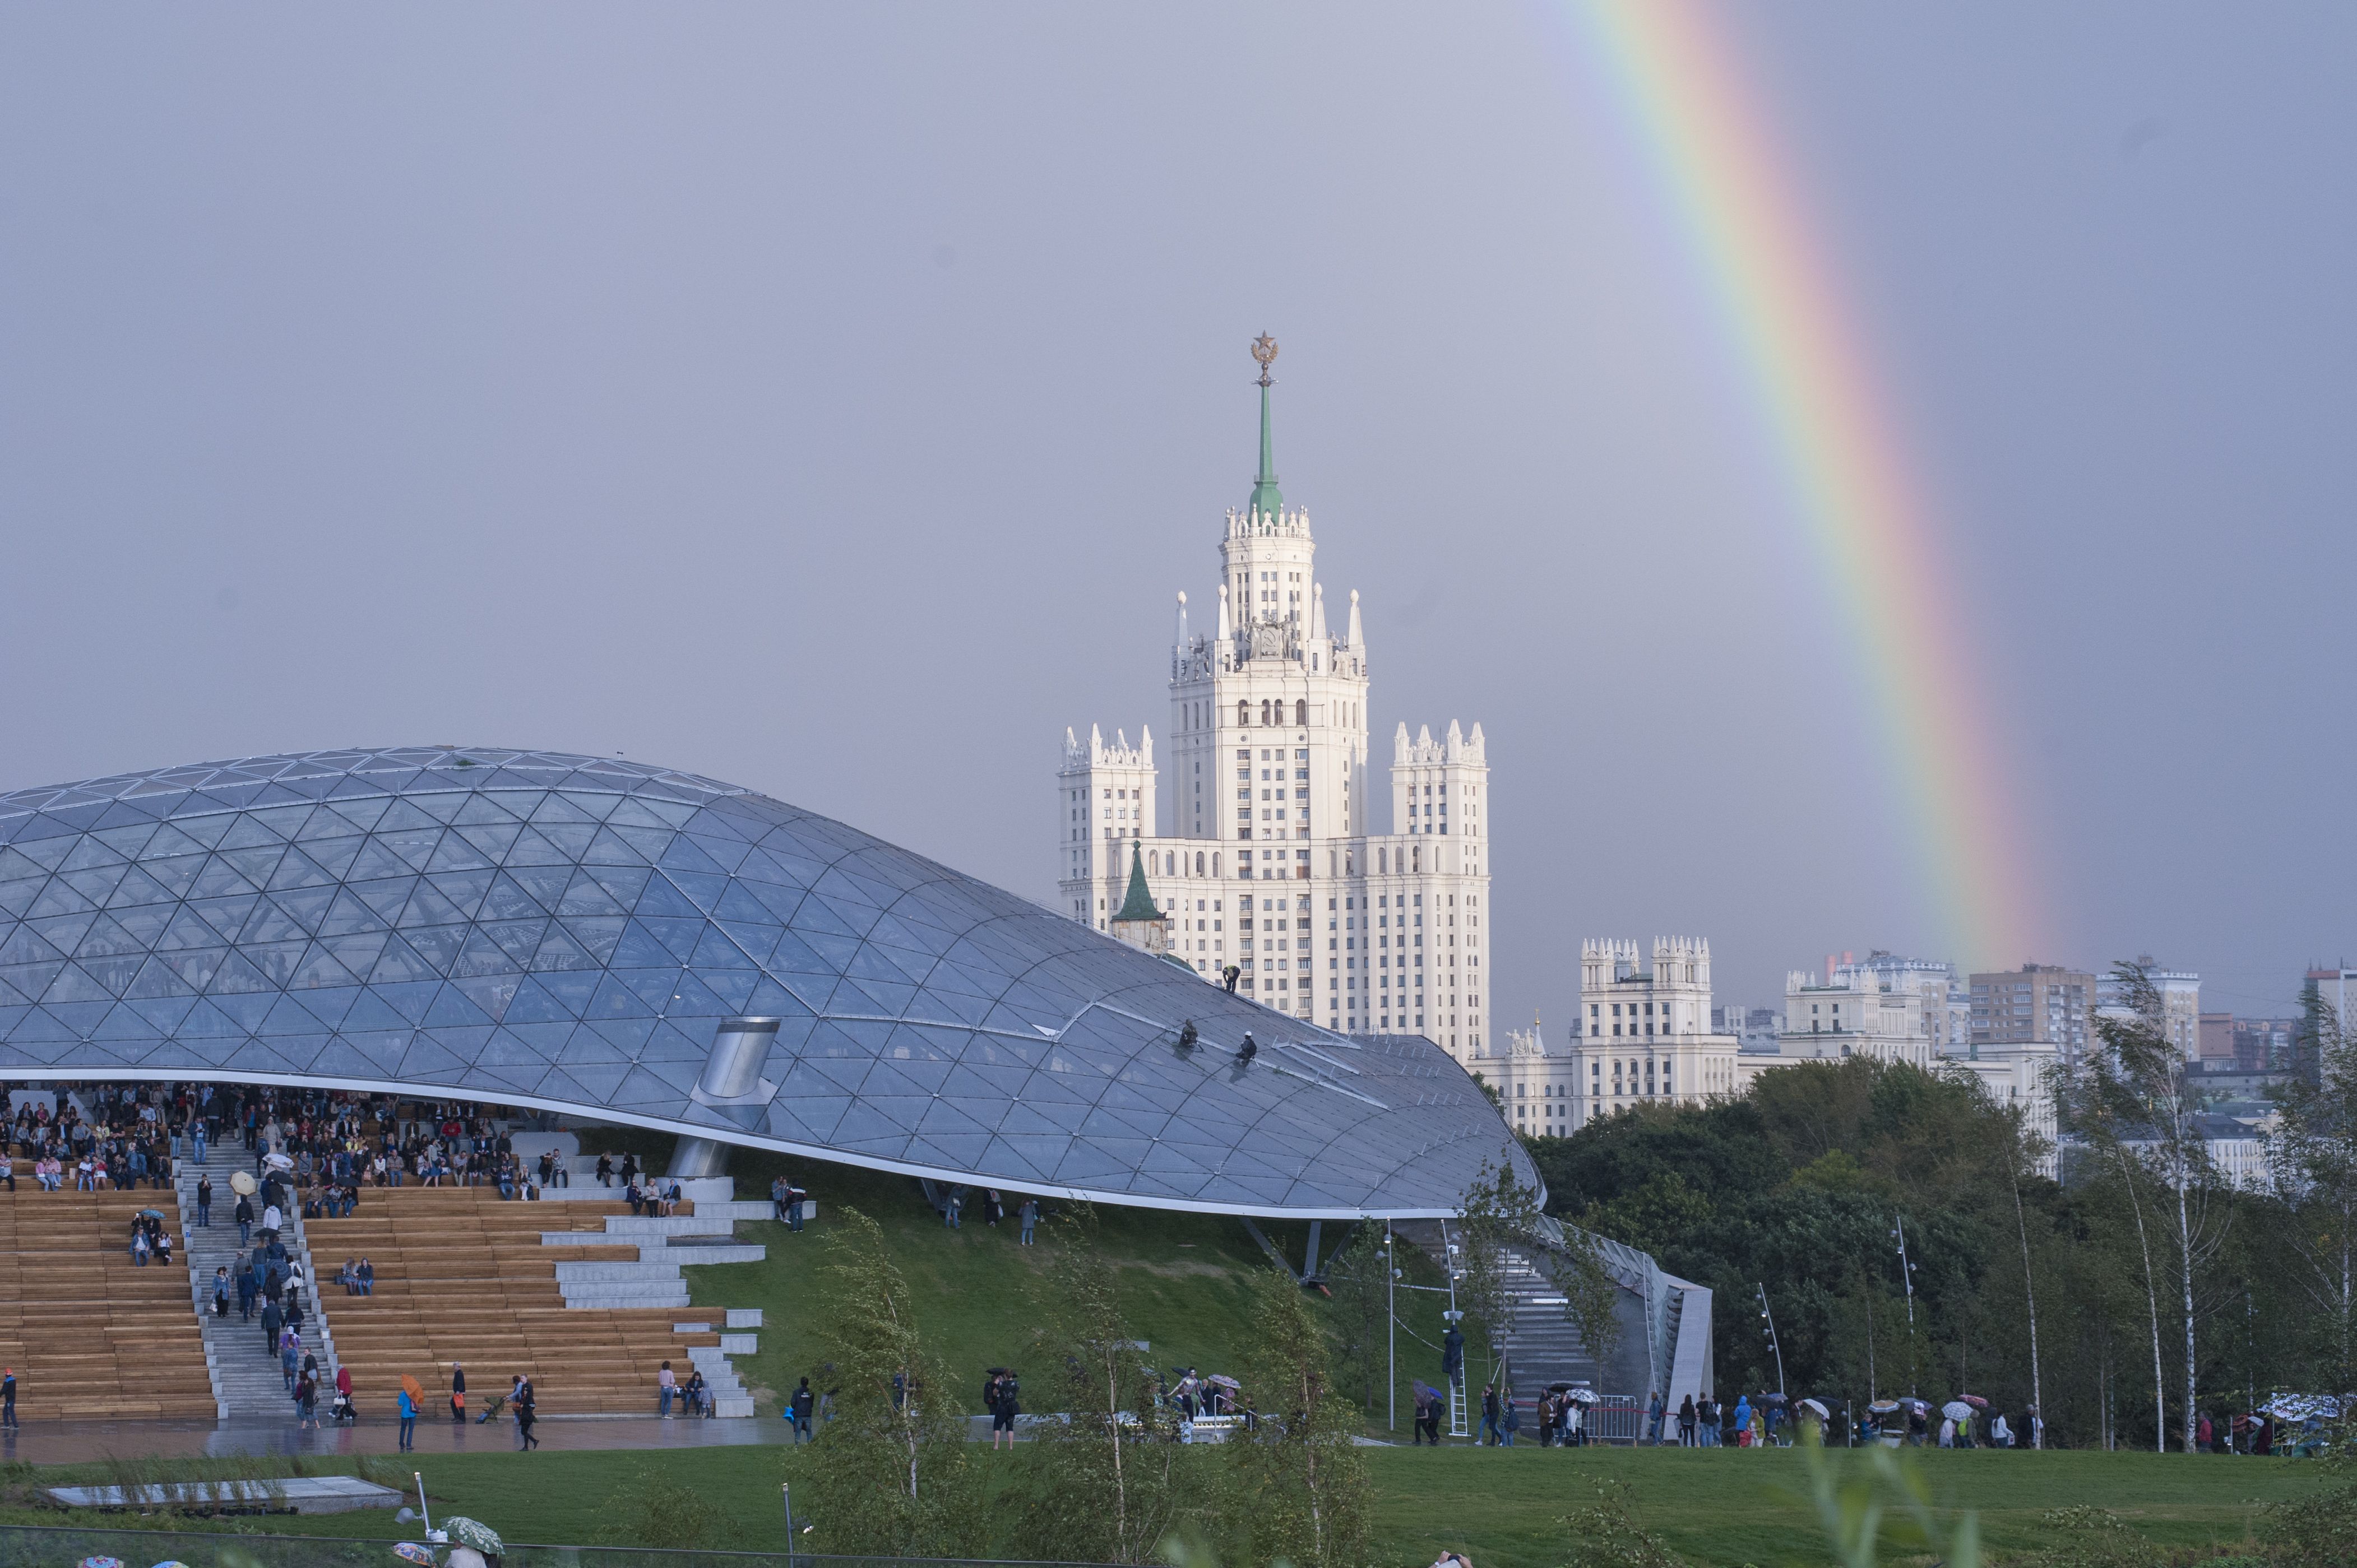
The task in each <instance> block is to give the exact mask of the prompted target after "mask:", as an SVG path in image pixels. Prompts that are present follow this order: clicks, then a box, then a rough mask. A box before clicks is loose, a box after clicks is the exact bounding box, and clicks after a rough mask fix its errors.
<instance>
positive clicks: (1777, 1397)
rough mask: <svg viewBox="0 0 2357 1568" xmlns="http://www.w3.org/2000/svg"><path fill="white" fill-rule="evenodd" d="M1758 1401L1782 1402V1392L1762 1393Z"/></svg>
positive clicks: (1765, 1402) (1766, 1402)
mask: <svg viewBox="0 0 2357 1568" xmlns="http://www.w3.org/2000/svg"><path fill="white" fill-rule="evenodd" d="M1783 1402H1784V1396H1783V1395H1782V1394H1763V1395H1761V1396H1760V1403H1761V1404H1782V1403H1783Z"/></svg>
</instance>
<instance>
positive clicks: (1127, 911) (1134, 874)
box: [1114, 843, 1162, 921]
mask: <svg viewBox="0 0 2357 1568" xmlns="http://www.w3.org/2000/svg"><path fill="white" fill-rule="evenodd" d="M1161 918H1162V911H1161V910H1160V909H1159V908H1157V907H1156V906H1155V902H1154V895H1153V893H1152V892H1151V891H1149V890H1148V889H1147V887H1146V862H1145V860H1144V859H1143V858H1142V857H1141V856H1140V855H1139V854H1138V846H1137V845H1136V844H1135V843H1131V845H1130V846H1129V897H1126V898H1124V899H1123V900H1122V901H1121V913H1120V914H1118V915H1115V916H1114V919H1115V920H1155V921H1159V920H1160V919H1161Z"/></svg>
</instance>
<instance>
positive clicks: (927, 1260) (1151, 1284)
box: [687, 1151, 1441, 1425]
mask: <svg viewBox="0 0 2357 1568" xmlns="http://www.w3.org/2000/svg"><path fill="white" fill-rule="evenodd" d="M737 1164H738V1170H737V1190H738V1191H739V1193H741V1194H743V1195H745V1196H747V1197H753V1196H756V1195H759V1196H761V1197H767V1196H768V1188H769V1179H770V1170H771V1169H772V1168H773V1167H770V1166H769V1165H766V1164H765V1163H762V1162H760V1161H759V1156H751V1155H746V1154H745V1153H743V1152H741V1151H740V1152H739V1155H738V1156H737ZM797 1174H798V1175H799V1176H800V1177H801V1179H802V1180H803V1181H804V1182H805V1183H807V1184H808V1186H809V1187H810V1188H811V1189H812V1193H813V1198H814V1199H815V1201H816V1202H817V1203H818V1204H819V1213H820V1219H819V1220H818V1221H817V1222H816V1223H815V1224H813V1226H811V1227H810V1228H808V1229H805V1230H803V1231H802V1234H800V1235H794V1234H792V1233H791V1232H789V1231H787V1230H786V1229H785V1228H784V1227H783V1226H780V1225H778V1224H775V1223H773V1222H770V1221H767V1220H761V1221H748V1222H745V1223H741V1224H739V1225H738V1226H737V1234H738V1236H739V1237H740V1238H742V1239H743V1240H749V1241H759V1242H762V1243H764V1244H765V1245H766V1246H767V1247H768V1248H769V1252H770V1255H769V1256H768V1257H767V1258H766V1259H764V1260H763V1261H762V1262H758V1263H722V1264H711V1265H706V1266H705V1267H702V1268H696V1269H692V1270H690V1271H689V1273H688V1276H687V1277H688V1288H689V1291H690V1294H691V1295H692V1297H693V1299H694V1302H695V1304H696V1305H698V1306H699V1307H710V1308H715V1309H717V1308H719V1307H724V1306H759V1307H761V1308H763V1309H764V1320H763V1321H764V1326H763V1328H762V1330H761V1337H760V1346H761V1348H760V1350H759V1353H758V1354H756V1355H753V1356H749V1357H739V1358H737V1369H738V1372H739V1374H740V1375H741V1376H742V1377H743V1378H744V1379H745V1381H746V1383H747V1384H748V1386H749V1387H752V1388H754V1389H756V1390H757V1391H760V1392H765V1393H766V1394H767V1395H768V1396H769V1397H767V1398H763V1399H762V1403H761V1407H760V1408H761V1409H762V1410H763V1411H764V1412H767V1411H768V1410H770V1409H771V1408H773V1405H772V1401H773V1400H774V1398H775V1396H776V1395H777V1394H780V1393H782V1392H784V1391H788V1390H791V1388H792V1387H793V1386H794V1382H795V1380H796V1379H798V1378H800V1377H802V1376H803V1375H804V1374H808V1373H813V1372H815V1370H816V1366H817V1363H818V1361H819V1359H820V1354H821V1352H820V1348H819V1346H820V1341H821V1338H822V1333H823V1324H822V1323H820V1321H819V1320H818V1317H817V1315H816V1313H815V1311H814V1303H815V1301H816V1299H817V1296H816V1292H817V1289H818V1284H819V1282H818V1280H817V1279H816V1277H815V1272H816V1270H817V1269H818V1267H819V1265H820V1259H821V1257H822V1256H823V1251H822V1242H823V1237H824V1236H825V1234H826V1232H827V1230H829V1229H830V1228H831V1226H832V1225H833V1224H834V1221H835V1218H836V1216H838V1215H839V1214H840V1212H841V1210H842V1209H843V1208H845V1207H849V1208H857V1209H858V1210H860V1211H861V1212H862V1213H864V1214H866V1215H867V1216H869V1217H870V1218H872V1219H875V1220H876V1221H877V1223H878V1224H879V1225H881V1226H882V1227H883V1229H884V1232H885V1235H886V1238H887V1240H888V1241H889V1242H890V1244H891V1246H892V1249H893V1253H894V1257H895V1259H896V1261H897V1262H899V1266H900V1268H901V1270H902V1272H903V1273H905V1274H906V1275H907V1276H908V1278H909V1283H910V1284H911V1286H912V1287H913V1288H914V1289H915V1290H916V1291H917V1292H918V1300H919V1317H918V1322H919V1324H920V1326H921V1327H922V1328H923V1330H924V1332H925V1334H926V1336H927V1337H929V1338H930V1339H931V1340H932V1342H933V1344H934V1346H935V1348H936V1349H938V1351H939V1352H940V1353H941V1355H942V1359H944V1360H946V1361H947V1362H948V1363H949V1365H950V1367H951V1368H952V1369H953V1370H954V1371H956V1372H958V1373H960V1374H962V1375H963V1376H964V1377H965V1378H966V1379H967V1380H968V1381H969V1382H970V1385H971V1386H965V1385H964V1384H962V1385H961V1387H960V1388H959V1390H958V1393H959V1394H960V1396H961V1397H962V1398H963V1399H964V1400H966V1401H967V1402H969V1405H970V1407H972V1408H979V1405H978V1402H979V1400H980V1398H981V1390H982V1381H983V1370H984V1369H985V1368H988V1367H994V1366H1013V1367H1015V1368H1017V1369H1018V1370H1021V1371H1026V1372H1029V1371H1031V1370H1032V1369H1031V1368H1029V1367H1028V1366H1027V1365H1026V1362H1027V1359H1028V1358H1027V1355H1026V1350H1027V1347H1028V1342H1029V1337H1030V1329H1031V1324H1032V1323H1033V1321H1034V1320H1035V1318H1036V1316H1037V1314H1036V1313H1035V1311H1034V1310H1033V1307H1032V1294H1033V1292H1032V1286H1033V1282H1034V1281H1035V1280H1036V1278H1037V1275H1038V1272H1039V1268H1040V1266H1041V1264H1042V1262H1044V1260H1045V1257H1046V1255H1047V1253H1048V1251H1049V1248H1050V1247H1051V1246H1053V1245H1054V1244H1055V1230H1056V1227H1054V1226H1053V1225H1052V1224H1050V1225H1043V1226H1042V1227H1041V1228H1040V1232H1039V1245H1037V1246H1034V1247H1031V1248H1028V1249H1026V1248H1022V1247H1018V1246H1017V1245H1016V1235H1017V1230H1016V1226H1015V1224H1014V1222H1013V1220H1012V1218H1011V1217H1010V1219H1008V1220H1007V1221H1006V1223H1004V1224H1002V1225H1000V1226H999V1227H998V1228H997V1229H996V1230H993V1229H991V1228H989V1227H987V1226H985V1225H984V1224H983V1223H982V1222H981V1219H980V1216H979V1208H980V1205H979V1197H980V1195H979V1194H978V1193H977V1194H975V1195H974V1197H975V1198H976V1202H975V1203H974V1206H973V1207H971V1208H968V1210H967V1217H966V1222H965V1224H964V1226H963V1228H962V1229H960V1230H954V1231H952V1230H949V1229H948V1228H947V1227H946V1226H944V1225H943V1224H942V1220H941V1217H940V1216H939V1215H938V1214H936V1213H935V1212H934V1211H933V1209H932V1208H931V1206H930V1205H928V1204H927V1203H926V1202H925V1200H924V1197H923V1194H922V1192H921V1190H920V1188H919V1187H918V1185H917V1183H916V1182H915V1181H914V1180H913V1179H911V1178H909V1177H907V1176H880V1175H877V1174H875V1173H872V1172H866V1171H859V1170H854V1169H850V1168H848V1167H845V1166H825V1167H821V1168H820V1169H818V1170H816V1171H813V1170H812V1169H810V1168H809V1167H806V1166H805V1167H799V1168H798V1172H797ZM1097 1223H1098V1242H1099V1245H1100V1246H1102V1247H1103V1249H1104V1251H1106V1252H1107V1253H1108V1254H1109V1255H1110V1256H1112V1257H1113V1258H1114V1260H1115V1262H1117V1263H1118V1264H1119V1266H1120V1269H1121V1283H1122V1291H1123V1297H1124V1304H1125V1308H1126V1310H1127V1312H1128V1315H1129V1319H1130V1323H1131V1326H1132V1327H1133V1329H1134V1331H1135V1334H1136V1335H1137V1337H1139V1338H1141V1339H1144V1340H1146V1342H1148V1343H1149V1344H1150V1345H1152V1346H1153V1355H1154V1359H1155V1361H1156V1362H1157V1364H1158V1365H1160V1366H1164V1367H1170V1366H1193V1367H1199V1368H1200V1369H1203V1370H1204V1371H1206V1372H1211V1371H1218V1370H1233V1369H1235V1368H1236V1366H1237V1363H1238V1361H1239V1359H1240V1353H1241V1351H1242V1348H1243V1345H1244V1344H1245V1342H1246V1339H1247V1335H1248V1326H1247V1324H1246V1322H1245V1318H1244V1302H1245V1296H1246V1291H1245V1281H1246V1279H1247V1277H1248V1275H1249V1274H1250V1273H1251V1272H1252V1271H1253V1270H1255V1269H1259V1268H1264V1267H1266V1266H1267V1262H1266V1258H1265V1254H1264V1253H1263V1252H1262V1251H1260V1248H1259V1247H1258V1246H1257V1245H1256V1244H1255V1243H1254V1241H1253V1240H1252V1238H1251V1237H1250V1236H1249V1235H1248V1234H1247V1233H1246V1232H1245V1230H1244V1228H1243V1225H1242V1224H1241V1223H1240V1222H1239V1221H1237V1220H1234V1219H1216V1218H1212V1217H1210V1216H1200V1215H1186V1214H1168V1213H1160V1212H1157V1211H1154V1210H1150V1209H1136V1208H1111V1207H1107V1208H1100V1209H1098V1210H1097ZM1264 1229H1265V1233H1266V1234H1267V1235H1268V1236H1269V1238H1270V1239H1271V1240H1273V1241H1275V1242H1276V1243H1277V1244H1278V1245H1279V1246H1282V1247H1284V1248H1286V1250H1287V1251H1288V1252H1289V1253H1290V1255H1291V1256H1292V1257H1294V1258H1295V1259H1296V1260H1298V1259H1299V1258H1300V1256H1301V1251H1302V1247H1303V1244H1304V1242H1305V1240H1306V1239H1307V1237H1306V1232H1307V1229H1308V1228H1307V1227H1306V1226H1303V1225H1292V1226H1281V1225H1273V1226H1267V1227H1265V1228H1264ZM1338 1234H1339V1232H1338V1230H1337V1228H1336V1227H1333V1226H1330V1225H1329V1226H1328V1227H1327V1228H1326V1230H1325V1235H1324V1240H1323V1245H1324V1246H1325V1247H1327V1248H1331V1247H1332V1246H1334V1245H1335V1243H1336V1240H1337V1238H1338ZM1402 1251H1403V1253H1404V1254H1405V1252H1406V1251H1407V1250H1406V1249H1405V1248H1403V1250H1402ZM1407 1262H1408V1264H1409V1268H1408V1273H1409V1278H1410V1281H1411V1283H1414V1282H1422V1283H1427V1284H1428V1283H1437V1280H1438V1277H1439V1276H1438V1273H1437V1271H1436V1270H1434V1269H1432V1268H1431V1267H1430V1266H1429V1265H1428V1264H1426V1262H1424V1260H1423V1259H1422V1258H1421V1257H1412V1258H1408V1259H1407ZM1400 1300H1401V1316H1402V1319H1403V1320H1404V1321H1405V1323H1406V1324H1407V1326H1408V1327H1409V1328H1410V1329H1412V1330H1414V1332H1415V1333H1416V1334H1421V1335H1422V1336H1423V1337H1425V1338H1426V1339H1427V1340H1429V1341H1432V1342H1434V1343H1437V1341H1438V1339H1439V1337H1440V1333H1441V1325H1440V1306H1441V1298H1439V1297H1438V1296H1436V1295H1433V1294H1425V1293H1417V1292H1406V1293H1403V1294H1402V1295H1401V1298H1400ZM1399 1354H1400V1361H1401V1379H1400V1387H1401V1408H1402V1409H1403V1410H1405V1408H1406V1403H1407V1398H1408V1396H1407V1392H1406V1383H1407V1378H1408V1376H1409V1375H1410V1374H1419V1373H1420V1374H1421V1375H1423V1376H1426V1377H1427V1378H1431V1377H1435V1376H1437V1368H1438V1356H1437V1353H1435V1352H1433V1351H1430V1350H1426V1349H1425V1348H1424V1347H1422V1346H1420V1345H1418V1344H1417V1343H1416V1342H1415V1338H1414V1337H1413V1336H1412V1335H1409V1334H1403V1335H1402V1336H1401V1337H1400V1346H1399ZM812 1383H813V1387H824V1386H825V1385H824V1384H823V1382H821V1381H820V1380H819V1379H818V1378H817V1377H815V1376H813V1378H812ZM1031 1386H1032V1388H1033V1389H1034V1390H1035V1393H1034V1394H1033V1397H1032V1399H1031V1401H1030V1403H1031V1407H1032V1408H1034V1409H1037V1408H1039V1405H1038V1392H1036V1391H1044V1390H1043V1389H1041V1387H1040V1384H1039V1382H1038V1381H1037V1380H1034V1382H1033V1383H1032V1385H1031ZM1376 1392H1377V1394H1378V1396H1380V1393H1381V1389H1380V1387H1378V1389H1377V1390H1376ZM757 1397H760V1393H759V1392H757ZM1381 1420H1382V1412H1381V1411H1380V1409H1379V1410H1378V1414H1377V1423H1378V1425H1380V1423H1381Z"/></svg>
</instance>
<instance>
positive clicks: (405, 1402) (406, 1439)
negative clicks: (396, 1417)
mask: <svg viewBox="0 0 2357 1568" xmlns="http://www.w3.org/2000/svg"><path fill="white" fill-rule="evenodd" d="M415 1387H417V1380H416V1379H415V1378H413V1377H410V1376H408V1375H407V1374H405V1373H404V1375H403V1377H402V1380H401V1393H400V1396H399V1399H398V1400H397V1401H396V1402H397V1403H398V1404H399V1405H400V1407H401V1452H403V1453H404V1454H407V1453H409V1452H410V1451H411V1450H412V1449H414V1447H415V1446H416V1445H417V1401H416V1399H415V1397H414V1396H413V1395H412V1394H411V1393H410V1390H412V1389H414V1388H415Z"/></svg>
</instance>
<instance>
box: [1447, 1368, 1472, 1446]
mask: <svg viewBox="0 0 2357 1568" xmlns="http://www.w3.org/2000/svg"><path fill="white" fill-rule="evenodd" d="M1448 1435H1449V1436H1451V1437H1470V1436H1472V1435H1473V1431H1472V1428H1470V1427H1469V1426H1467V1425H1466V1424H1465V1369H1463V1368H1462V1367H1459V1368H1458V1369H1457V1370H1456V1371H1455V1372H1453V1373H1451V1374H1449V1379H1448Z"/></svg>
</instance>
